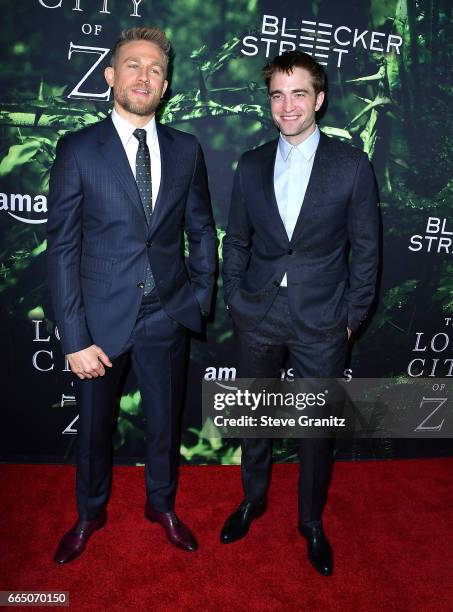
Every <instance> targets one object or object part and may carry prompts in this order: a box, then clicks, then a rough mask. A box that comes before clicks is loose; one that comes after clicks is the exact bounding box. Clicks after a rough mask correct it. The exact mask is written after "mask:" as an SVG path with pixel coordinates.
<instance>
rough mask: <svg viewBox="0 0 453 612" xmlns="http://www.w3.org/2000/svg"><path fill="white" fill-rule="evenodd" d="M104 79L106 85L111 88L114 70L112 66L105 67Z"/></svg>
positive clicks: (113, 80) (113, 81)
mask: <svg viewBox="0 0 453 612" xmlns="http://www.w3.org/2000/svg"><path fill="white" fill-rule="evenodd" d="M104 77H105V80H106V81H107V85H108V86H109V87H113V85H114V83H115V69H114V68H113V66H107V68H106V69H105V70H104Z"/></svg>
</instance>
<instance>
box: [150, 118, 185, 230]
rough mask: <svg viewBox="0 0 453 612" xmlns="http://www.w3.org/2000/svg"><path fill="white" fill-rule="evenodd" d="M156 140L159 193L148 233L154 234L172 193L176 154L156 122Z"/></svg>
mask: <svg viewBox="0 0 453 612" xmlns="http://www.w3.org/2000/svg"><path fill="white" fill-rule="evenodd" d="M156 129H157V138H158V141H159V150H160V164H161V176H160V186H159V192H158V194H157V199H156V204H155V206H154V211H153V215H152V217H151V224H150V233H151V232H152V233H154V232H155V230H156V228H157V227H158V225H159V223H160V222H161V220H162V217H163V215H164V213H165V209H166V207H167V205H168V202H169V197H168V196H169V194H170V192H171V191H172V185H173V177H174V174H175V170H176V168H177V158H178V153H177V150H176V147H175V142H174V138H173V136H172V135H171V134H170V132H169V130H167V129H166V128H165V126H163V125H161V124H160V123H158V122H157V121H156Z"/></svg>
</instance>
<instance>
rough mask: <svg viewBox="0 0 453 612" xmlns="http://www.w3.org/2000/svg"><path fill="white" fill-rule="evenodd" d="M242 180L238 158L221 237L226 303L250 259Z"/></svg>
mask: <svg viewBox="0 0 453 612" xmlns="http://www.w3.org/2000/svg"><path fill="white" fill-rule="evenodd" d="M242 180H243V176H242V163H241V160H240V161H239V164H238V167H237V169H236V173H235V175H234V181H233V191H232V195H231V206H230V214H229V218H228V227H227V230H226V234H225V236H224V238H223V292H224V299H225V303H226V304H227V305H228V302H229V300H230V298H231V296H232V294H233V293H234V290H235V289H236V287H237V286H238V285H239V283H240V282H241V279H242V278H243V276H244V274H245V272H246V270H247V266H248V263H249V260H250V247H251V237H252V233H253V232H252V227H251V225H250V221H249V217H248V214H247V207H246V203H245V199H244V194H243V189H242Z"/></svg>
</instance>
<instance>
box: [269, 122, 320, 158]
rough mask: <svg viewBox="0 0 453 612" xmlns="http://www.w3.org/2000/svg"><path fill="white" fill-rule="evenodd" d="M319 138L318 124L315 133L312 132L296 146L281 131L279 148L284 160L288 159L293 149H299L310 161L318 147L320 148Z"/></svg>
mask: <svg viewBox="0 0 453 612" xmlns="http://www.w3.org/2000/svg"><path fill="white" fill-rule="evenodd" d="M319 139H320V132H319V128H318V126H316V129H315V131H314V132H313V134H310V136H309V137H308V138H307V139H305V140H304V141H303V142H301V143H300V144H298V145H296V146H293V145H292V144H290V143H289V142H288V141H287V140H286V138H285V137H284V136H283V134H282V133H281V132H280V138H279V140H278V149H279V151H280V155H281V156H282V158H283V160H284V161H286V160H287V159H288V157H289V154H290V153H291V151H292V149H297V150H298V151H299V153H301V154H302V155H303V156H304V157H305V159H306V160H307V161H310V160H311V158H312V157H313V155H314V154H315V153H316V149H317V148H318V144H319Z"/></svg>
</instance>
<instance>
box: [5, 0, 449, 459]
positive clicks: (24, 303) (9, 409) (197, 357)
mask: <svg viewBox="0 0 453 612" xmlns="http://www.w3.org/2000/svg"><path fill="white" fill-rule="evenodd" d="M451 10H452V9H451V4H450V3H449V2H448V0H438V1H437V2H432V1H429V0H351V1H349V2H336V1H335V0H310V1H308V0H301V1H298V2H292V1H289V0H280V1H279V2H273V1H271V0H216V1H214V0H204V1H202V0H173V1H172V2H171V3H170V2H168V1H167V0H27V2H24V1H21V2H14V3H13V2H5V1H2V2H0V11H1V23H2V26H1V28H2V36H1V41H0V45H1V67H0V75H1V93H0V147H1V149H0V180H1V186H0V191H1V193H0V232H1V239H0V300H1V327H0V329H1V375H2V394H1V400H2V402H1V413H2V417H1V418H2V425H1V434H0V435H1V457H0V458H1V459H2V460H6V461H11V460H17V461H71V460H72V459H73V456H74V445H75V441H76V437H77V425H78V413H77V406H76V404H75V400H74V393H73V388H72V383H71V374H70V372H69V371H68V367H67V364H66V362H65V359H64V356H63V354H62V352H61V349H60V343H59V336H58V329H56V328H55V326H54V324H53V322H52V320H51V311H50V309H49V297H48V293H47V289H46V276H45V274H46V272H45V269H46V266H45V258H46V219H47V212H48V211H47V194H48V182H49V171H50V168H51V166H52V163H53V159H54V155H55V146H56V143H57V141H58V139H59V137H61V136H62V135H63V134H64V133H66V132H67V131H74V130H78V129H80V128H82V127H83V126H86V125H88V124H91V123H93V122H96V121H99V120H100V119H102V118H103V117H105V116H106V114H107V113H109V112H110V109H111V106H112V101H111V100H112V95H111V91H110V90H109V89H108V88H107V85H106V83H105V81H104V78H103V71H104V68H105V66H106V65H107V64H108V61H109V51H110V49H111V47H112V45H113V43H114V41H115V40H116V38H117V36H118V33H119V31H120V30H121V29H123V28H128V27H133V26H141V25H158V26H160V27H161V28H163V29H164V30H165V31H166V33H167V35H168V36H169V38H170V39H171V40H172V42H173V49H174V63H173V68H172V74H171V86H170V90H169V92H168V93H167V95H166V99H165V101H164V103H163V105H162V108H161V109H160V120H161V121H162V122H163V123H168V124H170V125H172V126H174V127H176V128H178V129H181V130H185V131H188V132H191V133H193V134H195V135H196V136H197V138H198V139H199V141H200V142H201V144H202V147H203V149H204V152H205V156H206V162H207V166H208V172H209V181H210V190H211V196H212V202H213V209H214V214H215V219H216V224H217V233H218V238H219V245H220V246H219V260H220V265H221V264H222V250H221V242H222V237H223V235H224V231H225V227H226V222H227V216H228V209H229V198H230V192H231V185H232V178H233V172H234V169H235V167H236V163H237V160H238V158H239V156H240V155H241V154H242V153H243V152H244V151H245V150H247V149H250V148H253V147H255V146H257V145H259V144H261V143H263V142H265V141H267V140H269V139H271V138H274V137H275V136H276V131H275V128H274V127H273V124H272V122H271V120H270V113H269V109H268V100H267V95H266V90H265V88H264V86H263V83H262V81H261V78H260V68H261V67H262V65H263V64H264V63H265V61H266V58H269V57H272V56H274V55H276V54H279V53H282V52H283V51H286V50H289V49H300V50H303V51H307V52H310V53H312V54H313V55H314V56H315V57H316V58H317V59H318V61H320V62H321V63H322V64H323V65H324V66H325V69H326V71H327V74H328V77H329V103H328V109H327V112H326V114H325V116H324V117H323V118H322V120H321V123H320V127H321V129H322V130H323V131H324V132H325V133H326V134H328V135H329V136H332V137H333V138H339V139H341V140H344V141H346V142H349V143H351V144H354V145H355V146H357V147H360V148H361V149H363V150H364V151H366V152H367V153H368V155H369V157H370V159H371V160H372V162H373V165H374V169H375V173H376V177H377V180H378V185H379V191H380V201H381V213H382V265H381V270H380V275H379V291H378V300H377V302H376V307H375V310H374V315H373V317H372V319H371V322H370V323H369V324H368V326H367V328H366V329H365V330H364V331H363V333H362V334H361V335H360V336H359V337H358V338H357V339H356V341H355V342H354V345H353V347H352V351H351V355H350V359H349V362H348V364H347V366H346V369H345V377H362V378H365V377H367V378H375V377H376V378H384V377H386V378H392V377H413V378H415V377H436V378H441V377H452V376H453V263H452V259H451V255H452V253H453V216H452V214H451V213H452V190H453V189H452V182H451V173H450V172H449V171H450V170H451V168H452V161H451V151H452V148H453V138H452V130H451V123H452V119H451V113H450V110H451V108H452V106H453V95H452V90H451V86H450V85H449V84H448V75H449V73H450V72H451V27H452V26H451ZM235 375H236V370H235V359H234V346H233V338H232V328H231V322H230V319H229V317H228V314H227V312H226V310H225V308H224V306H223V296H222V283H221V279H220V278H219V281H218V291H217V304H216V308H215V313H214V316H213V318H212V320H211V321H210V323H209V325H208V327H207V333H206V336H205V337H196V338H193V340H192V348H191V359H190V367H189V372H188V378H187V381H186V382H185V381H183V380H181V384H186V387H187V393H186V406H185V413H184V421H183V429H182V445H181V454H182V458H183V461H187V462H192V463H215V462H218V463H225V464H227V463H237V462H239V460H240V455H239V443H238V441H237V440H233V439H223V440H222V439H221V438H219V437H217V436H216V435H215V433H216V432H215V429H214V427H213V424H212V422H211V421H209V420H207V421H206V422H202V417H201V385H202V380H203V379H208V380H213V379H217V380H221V381H232V380H234V378H235ZM114 443H115V448H116V460H117V461H118V462H140V461H141V459H142V457H143V455H144V423H143V416H142V412H141V409H140V393H139V391H138V389H137V384H136V381H135V378H134V376H133V373H129V375H128V377H127V379H126V381H125V385H124V388H123V391H122V396H121V398H120V401H119V407H118V427H117V431H116V433H115V438H114ZM274 451H275V454H276V456H277V459H279V460H282V461H283V460H291V459H292V458H293V457H294V456H295V452H294V441H291V440H279V441H277V442H276V445H275V449H274ZM451 451H452V444H451V441H450V440H448V439H445V438H443V439H436V438H435V433H433V438H432V439H430V440H410V439H406V440H395V439H393V440H385V439H382V440H380V439H375V440H368V441H367V440H355V439H351V440H349V441H348V442H344V441H343V442H339V444H338V449H337V454H338V457H339V458H365V457H395V456H417V455H418V456H423V455H428V454H451Z"/></svg>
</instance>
